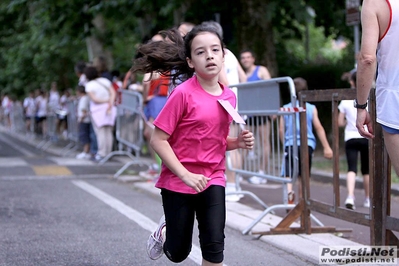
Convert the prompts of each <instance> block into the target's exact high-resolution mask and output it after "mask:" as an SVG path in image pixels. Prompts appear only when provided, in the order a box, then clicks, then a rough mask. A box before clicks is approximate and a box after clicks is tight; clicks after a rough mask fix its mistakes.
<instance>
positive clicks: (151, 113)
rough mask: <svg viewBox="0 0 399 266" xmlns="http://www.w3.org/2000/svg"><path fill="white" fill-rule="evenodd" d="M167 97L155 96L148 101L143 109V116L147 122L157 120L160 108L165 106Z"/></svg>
mask: <svg viewBox="0 0 399 266" xmlns="http://www.w3.org/2000/svg"><path fill="white" fill-rule="evenodd" d="M167 99H168V97H166V96H155V97H154V98H152V99H151V100H149V101H148V102H147V103H146V105H145V107H144V114H145V116H146V118H147V120H149V119H150V118H153V119H155V118H157V116H158V114H159V113H160V112H161V110H162V108H163V107H164V106H165V103H166V100H167Z"/></svg>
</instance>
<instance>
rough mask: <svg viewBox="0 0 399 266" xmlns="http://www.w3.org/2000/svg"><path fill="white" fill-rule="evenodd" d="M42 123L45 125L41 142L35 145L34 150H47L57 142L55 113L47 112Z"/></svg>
mask: <svg viewBox="0 0 399 266" xmlns="http://www.w3.org/2000/svg"><path fill="white" fill-rule="evenodd" d="M42 123H44V124H45V126H44V129H43V132H42V134H43V140H42V141H40V142H39V144H37V145H36V148H39V149H42V150H47V149H48V148H49V147H50V145H51V144H52V143H54V142H56V141H57V115H56V114H55V112H54V111H50V112H48V113H47V116H46V119H45V120H44V121H43V122H42Z"/></svg>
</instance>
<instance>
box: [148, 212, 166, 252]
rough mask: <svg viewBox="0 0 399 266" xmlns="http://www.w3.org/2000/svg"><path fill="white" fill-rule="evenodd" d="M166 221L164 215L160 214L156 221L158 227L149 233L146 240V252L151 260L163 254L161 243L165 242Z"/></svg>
mask: <svg viewBox="0 0 399 266" xmlns="http://www.w3.org/2000/svg"><path fill="white" fill-rule="evenodd" d="M165 231H166V223H165V216H164V215H162V217H161V219H160V220H159V223H158V228H157V230H155V232H154V233H152V234H151V235H150V237H149V238H148V240H147V254H148V257H150V259H152V260H157V259H159V258H160V257H161V256H162V255H163V243H165V236H164V235H165Z"/></svg>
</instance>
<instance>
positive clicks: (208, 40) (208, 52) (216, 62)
mask: <svg viewBox="0 0 399 266" xmlns="http://www.w3.org/2000/svg"><path fill="white" fill-rule="evenodd" d="M223 62H224V54H223V48H222V46H221V42H220V39H219V38H218V37H217V36H216V35H215V34H213V33H210V32H201V33H199V34H198V35H197V36H195V37H194V39H193V41H192V43H191V58H187V63H188V65H189V66H190V67H191V68H193V69H194V70H195V73H196V75H197V76H199V77H201V78H204V79H211V78H214V77H215V76H218V75H219V72H220V71H221V70H222V67H223Z"/></svg>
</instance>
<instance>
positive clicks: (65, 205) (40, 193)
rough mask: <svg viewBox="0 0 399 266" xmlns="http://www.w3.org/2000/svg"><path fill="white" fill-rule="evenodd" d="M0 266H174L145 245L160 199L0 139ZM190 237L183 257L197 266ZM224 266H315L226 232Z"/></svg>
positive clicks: (114, 165) (103, 172) (104, 171)
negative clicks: (188, 251) (155, 257)
mask: <svg viewBox="0 0 399 266" xmlns="http://www.w3.org/2000/svg"><path fill="white" fill-rule="evenodd" d="M0 147H1V148H0V151H1V155H0V228H1V230H0V265H1V266H14V265H15V266H21V265H23V266H25V265H32V266H33V265H34V266H37V265H46V266H47V265H57V266H59V265H78V266H79V265H85V266H88V265H93V266H102V265H107V266H108V265H174V264H173V263H171V262H169V261H168V260H167V259H166V257H162V258H161V259H160V260H158V261H156V262H154V261H151V260H150V259H149V258H148V257H147V254H146V251H145V246H146V240H147V238H148V236H149V234H150V232H151V231H152V230H154V228H155V227H156V224H157V222H158V220H159V217H160V214H161V213H162V206H161V202H160V198H159V197H155V196H154V195H152V194H149V193H148V192H144V191H140V190H137V189H134V188H133V187H132V186H131V184H130V183H123V182H118V181H117V180H115V179H113V178H112V175H113V173H115V171H116V170H117V169H118V168H119V167H121V166H122V164H121V163H118V162H115V161H111V162H107V163H106V164H105V165H104V166H98V165H96V164H94V163H92V162H90V161H85V162H84V163H82V161H79V160H75V159H73V158H63V157H59V156H55V155H54V154H51V153H47V152H43V151H40V150H37V149H35V147H31V146H29V145H27V144H25V143H23V142H20V141H17V140H15V139H13V138H12V137H10V136H8V135H4V134H3V133H1V132H0ZM197 234H198V233H197V232H195V233H194V236H195V238H194V240H193V245H194V246H193V249H192V254H191V255H190V257H189V258H188V259H187V260H185V261H184V262H183V263H182V264H180V265H200V260H201V259H200V253H199V248H198V246H199V244H198V239H197V238H196V236H197ZM225 250H226V251H225V264H226V265H240V266H241V265H314V264H313V263H312V262H309V261H306V260H304V259H302V258H300V257H298V256H297V255H296V254H292V253H288V252H287V251H285V250H282V249H277V248H276V247H274V246H271V245H269V244H267V243H265V242H263V241H258V240H254V238H253V237H252V236H243V235H242V234H241V233H240V232H238V231H236V230H232V229H230V228H226V247H225Z"/></svg>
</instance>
